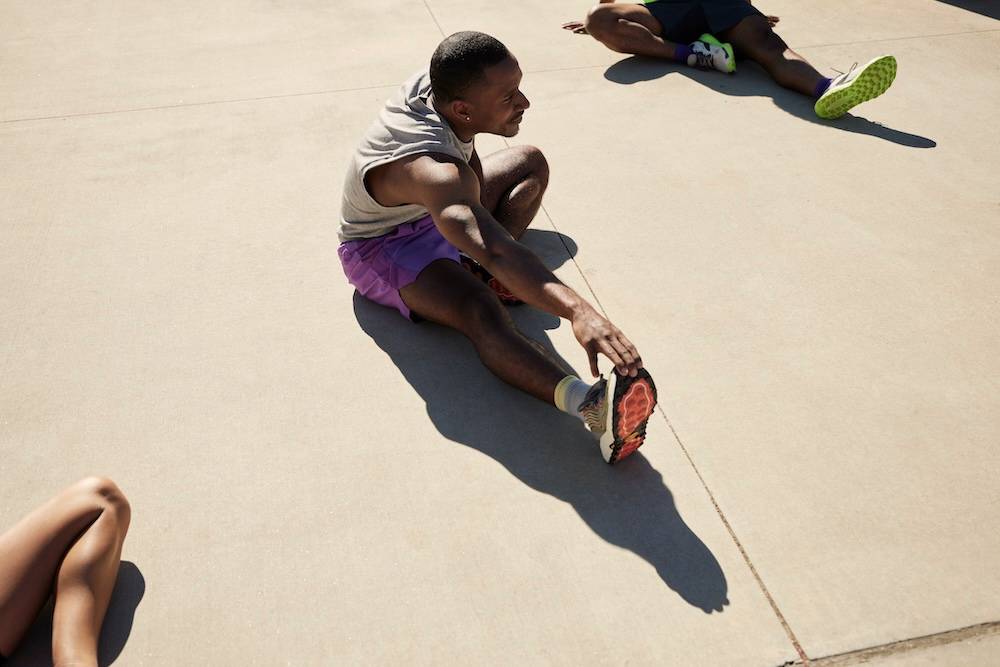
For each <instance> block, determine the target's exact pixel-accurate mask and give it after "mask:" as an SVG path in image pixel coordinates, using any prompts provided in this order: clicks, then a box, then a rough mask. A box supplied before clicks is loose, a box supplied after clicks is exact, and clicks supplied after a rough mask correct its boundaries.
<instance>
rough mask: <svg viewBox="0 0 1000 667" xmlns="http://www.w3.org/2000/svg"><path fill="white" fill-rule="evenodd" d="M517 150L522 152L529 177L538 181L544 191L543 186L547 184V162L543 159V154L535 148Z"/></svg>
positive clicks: (524, 147) (528, 147) (527, 147)
mask: <svg viewBox="0 0 1000 667" xmlns="http://www.w3.org/2000/svg"><path fill="white" fill-rule="evenodd" d="M519 148H520V149H521V150H522V151H523V152H524V156H525V161H526V162H527V164H528V168H529V169H530V170H531V175H532V176H534V177H535V178H536V179H538V181H539V182H540V183H541V185H542V189H543V190H544V189H545V186H547V185H548V184H549V161H548V160H546V159H545V154H544V153H542V151H541V150H540V149H539V148H537V147H535V146H520V147H519Z"/></svg>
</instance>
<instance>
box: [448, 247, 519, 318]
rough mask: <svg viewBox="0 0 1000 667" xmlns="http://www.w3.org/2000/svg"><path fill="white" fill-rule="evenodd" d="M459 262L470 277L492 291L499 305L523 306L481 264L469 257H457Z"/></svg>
mask: <svg viewBox="0 0 1000 667" xmlns="http://www.w3.org/2000/svg"><path fill="white" fill-rule="evenodd" d="M459 260H460V262H461V264H462V266H464V267H465V268H466V269H467V270H469V271H470V272H471V273H472V275H474V276H475V277H477V278H479V279H480V280H482V281H483V282H484V283H486V286H487V287H489V288H490V289H491V290H493V293H494V294H496V295H497V298H498V299H500V303H502V304H504V305H505V306H520V305H522V304H524V301H521V300H520V299H518V298H517V297H516V296H514V293H513V292H511V291H510V290H509V289H507V288H506V287H504V285H503V283H501V282H500V281H499V280H497V279H496V278H494V277H493V274H492V273H490V272H489V271H487V270H486V268H485V267H484V266H483V265H482V264H480V263H479V262H477V261H476V260H474V259H472V258H471V257H466V256H465V255H459Z"/></svg>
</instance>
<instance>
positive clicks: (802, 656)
mask: <svg viewBox="0 0 1000 667" xmlns="http://www.w3.org/2000/svg"><path fill="white" fill-rule="evenodd" d="M657 407H658V408H659V410H660V415H661V416H662V417H663V421H665V422H667V426H668V427H669V428H670V432H671V433H673V434H674V439H675V440H676V441H677V444H678V446H680V448H681V451H682V452H684V456H685V458H687V460H688V463H689V464H690V465H691V469H692V470H694V474H695V475H697V476H698V481H699V482H701V486H702V488H704V489H705V493H707V494H708V499H709V500H710V501H712V506H713V507H714V508H715V512H716V514H718V515H719V519H720V520H721V521H722V525H724V526H725V527H726V530H727V531H728V532H729V537H730V538H731V539H732V540H733V543H734V544H735V545H736V548H737V549H739V551H740V556H742V557H743V562H744V563H746V565H747V567H748V568H750V573H751V574H752V575H753V578H754V580H755V581H756V582H757V586H759V587H760V590H761V592H762V593H763V594H764V597H765V598H767V603H768V604H769V605H771V611H773V612H774V615H775V616H777V617H778V621H779V622H780V623H781V627H782V628H784V630H785V634H786V635H787V636H788V640H789V641H790V642H792V646H793V647H795V652H796V653H798V654H799V659H798V661H796V662H795V663H793V664H796V665H806V666H808V665H810V664H811V662H810V660H809V656H807V655H806V652H805V651H804V650H802V644H800V643H799V640H798V637H796V636H795V632H793V631H792V627H791V626H790V625H789V624H788V621H787V620H786V619H785V615H784V614H783V613H781V609H780V608H779V607H778V603H777V602H775V601H774V596H772V595H771V591H769V590H768V589H767V585H765V584H764V580H763V579H762V578H761V576H760V573H759V572H757V568H756V566H754V564H753V561H751V560H750V556H749V555H748V554H747V551H746V549H745V548H744V547H743V543H742V542H740V538H738V537H737V536H736V531H734V530H733V527H732V525H730V523H729V519H727V518H726V515H725V514H724V513H723V511H722V508H721V507H719V503H718V501H716V499H715V494H714V493H712V490H711V489H709V488H708V484H707V483H706V482H705V478H704V477H702V474H701V471H700V470H698V466H697V465H695V463H694V459H692V458H691V453H690V452H688V449H687V447H685V446H684V443H683V442H682V441H681V438H680V436H679V435H678V434H677V430H676V429H675V428H674V425H673V424H671V423H670V419H668V418H667V413H666V412H665V411H664V410H663V407H662V406H657Z"/></svg>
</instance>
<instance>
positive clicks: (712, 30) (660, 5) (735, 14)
mask: <svg viewBox="0 0 1000 667" xmlns="http://www.w3.org/2000/svg"><path fill="white" fill-rule="evenodd" d="M646 9H648V10H649V13H650V14H652V15H653V18H655V19H656V20H657V21H659V22H660V25H661V26H663V38H664V39H665V40H667V41H668V42H675V43H677V44H690V43H691V42H693V41H695V40H696V39H698V37H700V36H701V35H702V34H704V33H706V32H707V33H709V34H712V35H715V36H716V37H718V36H719V34H720V33H722V32H724V31H726V30H729V29H730V28H732V27H733V26H735V25H736V24H737V23H739V22H740V21H742V20H743V19H745V18H746V17H748V16H763V14H761V13H760V12H759V11H757V8H756V7H754V6H753V5H751V4H750V3H749V2H747V1H746V0H657V2H650V3H647V4H646Z"/></svg>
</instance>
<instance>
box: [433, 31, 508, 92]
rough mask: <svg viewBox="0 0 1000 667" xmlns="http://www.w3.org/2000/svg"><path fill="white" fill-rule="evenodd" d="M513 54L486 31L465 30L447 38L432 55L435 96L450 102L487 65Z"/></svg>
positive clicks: (497, 62)
mask: <svg viewBox="0 0 1000 667" xmlns="http://www.w3.org/2000/svg"><path fill="white" fill-rule="evenodd" d="M509 55H510V51H508V50H507V47H506V46H504V45H503V44H502V43H501V42H500V40H498V39H496V38H495V37H490V36H489V35H487V34H486V33H482V32H475V31H472V30H466V31H463V32H456V33H455V34H454V35H451V36H450V37H446V38H445V39H444V41H443V42H441V43H440V44H438V47H437V48H436V49H434V55H433V56H431V90H432V91H433V93H434V98H435V99H438V100H441V101H442V102H450V101H452V100H455V99H459V98H461V97H462V94H463V93H465V91H466V90H468V88H469V85H470V84H472V83H475V82H476V81H478V80H479V79H481V78H482V76H483V71H484V70H485V69H486V68H487V67H492V66H493V65H497V64H499V63H501V62H503V61H504V60H506V59H507V57H508V56H509Z"/></svg>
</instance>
